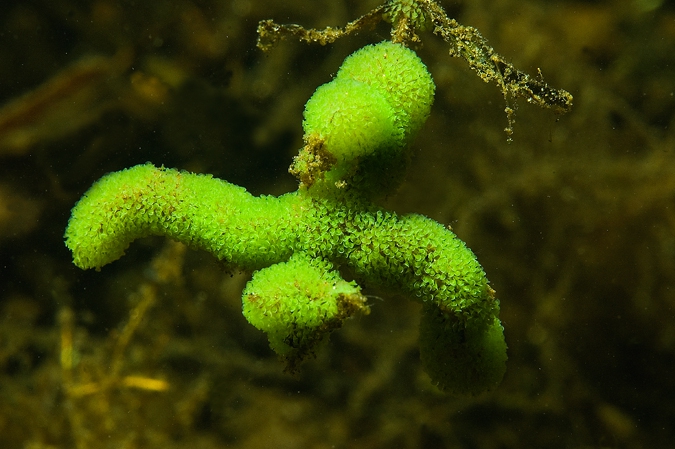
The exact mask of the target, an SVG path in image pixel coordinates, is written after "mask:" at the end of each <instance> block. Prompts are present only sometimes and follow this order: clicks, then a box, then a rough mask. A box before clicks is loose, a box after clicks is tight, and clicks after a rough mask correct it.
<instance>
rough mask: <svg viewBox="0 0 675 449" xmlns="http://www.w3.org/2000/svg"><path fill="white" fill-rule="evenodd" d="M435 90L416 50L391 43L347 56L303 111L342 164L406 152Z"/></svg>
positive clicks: (308, 128) (306, 125)
mask: <svg viewBox="0 0 675 449" xmlns="http://www.w3.org/2000/svg"><path fill="white" fill-rule="evenodd" d="M434 91H435V86H434V82H433V80H432V79H431V75H430V74H429V72H428V71H427V68H426V66H425V65H424V63H423V62H422V61H421V60H420V59H419V58H418V57H417V55H416V54H415V52H414V51H412V50H410V49H408V48H406V47H404V46H402V45H400V44H394V43H392V42H382V43H379V44H376V45H368V46H366V47H364V48H362V49H360V50H358V51H356V52H354V53H353V54H352V55H351V56H349V57H348V58H347V59H346V60H345V61H344V63H343V64H342V67H341V68H340V70H339V71H338V74H337V76H336V78H335V79H334V80H333V81H331V82H330V83H327V84H324V85H323V86H321V87H319V88H318V89H317V90H316V92H314V95H312V97H311V98H310V99H309V101H308V102H307V104H306V106H305V112H304V118H305V119H304V122H303V129H304V131H305V136H306V140H307V139H308V136H314V137H318V138H319V139H320V140H321V141H323V144H324V148H323V150H325V151H327V152H328V153H330V154H331V155H332V156H333V157H335V158H336V159H337V161H338V163H340V162H345V161H353V160H356V159H357V158H358V157H362V156H370V155H373V153H377V154H378V155H379V154H386V153H387V152H392V156H393V155H395V154H396V152H397V151H400V150H402V149H403V148H405V147H406V145H407V144H408V143H409V142H410V140H411V139H412V138H413V137H414V136H415V135H416V134H417V132H418V131H419V130H420V128H421V127H422V125H423V124H424V122H425V121H426V119H427V117H428V116H429V112H430V110H431V104H432V103H433V99H434Z"/></svg>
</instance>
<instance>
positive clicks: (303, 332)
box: [242, 253, 369, 371]
mask: <svg viewBox="0 0 675 449" xmlns="http://www.w3.org/2000/svg"><path fill="white" fill-rule="evenodd" d="M242 300H243V313H244V316H245V317H246V319H247V320H248V322H249V323H251V324H252V325H253V326H255V327H256V328H258V329H260V330H262V331H264V332H265V333H267V337H268V338H269V342H270V347H271V348H272V349H273V350H274V352H276V353H277V354H278V355H280V356H281V357H282V358H283V359H284V360H285V361H286V363H287V368H288V369H289V370H290V371H294V370H295V367H296V366H297V364H298V363H300V362H301V361H302V359H303V358H305V357H306V356H308V355H313V350H314V348H315V346H316V345H317V344H318V343H319V342H321V341H322V340H323V339H324V337H325V336H326V335H327V334H329V333H330V332H331V331H333V330H335V329H338V328H339V327H341V326H342V323H343V321H344V320H345V319H347V318H349V317H350V316H352V315H354V314H355V313H356V312H359V311H361V312H364V313H368V311H369V309H368V306H367V305H366V304H365V301H366V298H365V297H364V296H363V295H361V289H360V288H359V286H358V285H356V283H354V282H347V281H345V280H344V279H342V278H341V277H340V275H339V273H337V272H336V271H335V270H334V269H333V268H332V266H331V264H330V263H329V262H327V261H325V260H323V259H319V258H310V257H309V256H306V255H304V254H302V253H296V254H294V255H293V256H292V257H291V258H290V260H289V261H288V262H282V263H278V264H276V265H272V266H270V267H267V268H264V269H262V270H259V271H256V272H255V273H254V274H253V278H252V279H251V281H250V282H249V283H248V284H247V285H246V288H245V290H244V293H243V295H242Z"/></svg>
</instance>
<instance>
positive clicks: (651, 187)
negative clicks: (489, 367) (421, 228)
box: [0, 0, 675, 449]
mask: <svg viewBox="0 0 675 449" xmlns="http://www.w3.org/2000/svg"><path fill="white" fill-rule="evenodd" d="M377 5H378V3H377V0H365V1H356V0H347V1H344V0H312V1H308V0H302V1H300V0H289V1H284V2H277V1H269V0H267V1H266V0H219V1H215V0H171V1H169V0H154V1H148V2H142V1H132V0H87V1H84V0H31V1H25V0H21V1H19V0H8V1H4V2H3V5H2V6H0V61H1V62H2V63H1V64H0V105H1V106H0V446H1V447H3V448H8V449H14V448H30V449H38V448H72V447H77V448H99V447H101V448H102V447H110V448H121V447H124V448H154V447H163V448H173V447H191V448H215V447H232V448H258V447H274V448H281V449H285V448H289V449H291V448H371V447H372V448H416V447H426V448H455V447H462V448H478V447H480V448H487V449H489V448H523V447H546V448H571V447H620V448H641V447H649V448H659V447H663V448H665V447H672V444H673V443H672V441H673V438H674V437H675V427H674V426H673V423H674V422H675V409H674V408H675V405H674V401H673V400H672V398H674V397H675V376H673V367H674V366H675V320H674V319H673V318H674V308H675V291H674V289H675V201H674V200H675V97H674V94H675V53H674V52H673V49H674V48H675V3H674V2H673V1H672V0H624V1H616V0H613V1H610V0H587V1H581V0H554V1H550V0H472V1H468V0H444V1H443V2H442V5H443V6H444V7H445V8H446V10H447V11H448V13H449V15H450V16H451V17H454V18H456V19H458V20H459V21H460V22H461V23H463V24H465V25H472V26H475V27H477V28H478V29H479V30H480V31H481V32H482V34H483V35H484V36H485V37H486V38H487V39H488V40H489V42H490V44H491V45H492V46H493V47H494V48H495V49H496V50H497V51H498V52H499V53H501V54H502V55H504V56H505V57H506V58H507V60H509V61H511V62H513V64H514V65H515V66H516V67H518V68H519V69H521V70H524V71H526V72H528V73H530V74H532V75H536V73H537V70H538V69H541V71H542V73H543V74H544V76H545V79H546V81H547V82H549V83H550V84H551V85H552V86H554V87H557V88H564V89H566V90H569V91H570V92H571V93H572V94H573V95H574V98H575V101H574V102H575V105H574V109H573V110H572V112H571V113H570V114H568V115H565V116H561V117H556V116H555V115H554V114H553V113H551V112H549V111H543V110H540V109H538V108H536V107H534V106H529V105H527V104H525V103H524V102H522V101H521V104H520V107H519V109H518V110H517V116H516V118H517V122H516V124H515V134H514V141H513V143H511V144H508V143H507V140H506V135H505V133H504V131H503V129H504V127H505V126H506V118H505V115H504V112H503V109H504V101H503V99H502V98H501V94H500V93H499V91H498V90H497V89H496V88H495V87H494V86H492V85H487V84H484V83H483V82H481V81H480V79H478V78H477V77H476V76H475V75H474V74H473V73H472V72H471V71H470V70H469V69H468V68H467V66H466V65H465V63H464V62H463V61H462V60H460V59H457V58H451V57H450V56H448V51H447V50H448V48H447V46H446V45H445V44H444V43H443V42H442V41H441V40H440V39H439V38H437V37H435V36H433V35H432V34H430V33H423V34H422V36H421V37H422V40H423V46H422V47H421V48H419V49H418V53H419V55H420V56H421V57H422V59H423V60H424V61H425V63H426V64H427V65H428V67H429V69H430V71H431V73H432V75H433V76H434V79H435V81H436V83H437V86H438V89H437V96H436V103H435V105H434V108H433V111H432V115H431V117H430V119H429V121H428V123H427V125H426V127H425V129H424V130H423V132H422V134H421V136H420V137H419V138H418V140H417V141H416V142H415V151H416V158H415V160H414V162H413V165H412V167H411V170H410V171H409V173H408V177H407V179H406V181H405V183H404V185H403V186H402V187H401V189H400V191H399V192H398V194H397V195H395V196H392V197H391V198H389V199H388V200H387V206H388V207H391V208H392V209H394V210H397V211H399V212H411V211H416V212H420V213H424V214H426V215H428V216H430V217H432V218H434V219H436V220H438V221H440V222H443V223H445V224H449V225H451V226H452V227H453V229H454V230H455V231H456V232H457V233H458V235H459V236H460V238H462V239H464V240H465V241H466V242H467V243H468V244H469V246H470V247H471V248H472V249H473V250H474V252H475V253H476V254H477V256H478V259H479V260H480V261H481V263H482V264H483V266H484V268H485V270H486V271H487V274H488V277H489V278H490V280H491V282H492V286H493V287H494V288H495V289H496V290H497V293H498V297H499V298H500V299H501V304H502V321H503V322H504V326H505V329H506V339H507V343H508V344H509V362H508V369H507V374H506V376H505V379H504V382H503V384H502V385H501V386H500V387H499V388H498V389H497V390H496V391H494V392H491V393H488V394H484V395H482V396H479V397H475V398H473V397H470V398H453V397H448V396H445V395H443V394H441V393H439V392H437V391H436V390H435V389H434V387H432V386H431V385H430V383H429V380H428V378H427V377H426V375H425V374H424V373H423V372H422V371H421V369H420V363H419V355H418V352H417V319H418V314H417V308H418V306H417V305H416V304H414V303H411V302H409V301H407V299H406V298H402V297H400V296H399V295H398V294H397V293H396V292H390V291H378V290H375V289H372V288H371V289H368V290H367V293H369V294H372V295H374V296H377V297H381V298H383V299H384V301H379V300H377V299H373V303H374V304H373V312H372V313H371V314H370V315H369V316H366V317H360V318H357V319H355V320H352V321H351V322H349V323H348V325H347V326H346V327H345V328H344V329H342V330H340V331H339V332H336V333H335V334H334V335H333V336H332V338H331V341H330V343H328V344H327V345H325V347H324V348H323V350H322V351H321V352H320V354H319V355H318V358H317V359H316V360H312V361H309V362H308V363H306V364H305V365H304V367H303V370H302V373H301V374H300V375H299V376H297V377H292V376H289V375H286V374H283V373H282V366H281V365H280V364H279V363H278V362H277V361H276V360H275V357H274V355H273V353H272V351H271V350H270V349H269V348H268V347H267V341H266V338H265V336H264V335H263V334H262V333H260V332H258V331H257V330H255V329H254V328H253V327H251V326H250V325H248V324H247V323H246V322H245V321H244V319H243V318H242V316H241V313H240V308H241V305H240V293H241V289H242V287H243V284H244V283H245V282H246V280H247V279H248V278H247V274H246V273H228V272H226V271H225V270H224V269H223V268H222V267H221V266H220V265H219V264H218V263H217V262H216V261H215V260H214V259H213V258H212V257H211V256H210V255H208V254H206V253H201V252H196V251H190V250H186V249H185V248H184V247H182V246H181V245H178V244H175V243H172V242H168V241H166V240H164V239H155V238H153V239H146V240H143V241H139V242H136V243H135V244H134V245H132V247H131V248H130V250H129V251H128V252H127V255H126V256H125V257H124V258H123V259H121V260H120V261H118V262H115V263H113V264H111V265H109V266H106V267H104V268H103V269H102V270H101V272H95V271H91V272H84V271H80V270H78V269H77V268H75V267H74V266H73V265H72V264H71V262H70V254H69V252H68V251H67V250H66V248H65V246H64V244H63V238H62V235H63V231H64V228H65V225H66V222H67V220H68V217H69V212H70V208H71V207H72V206H73V205H74V204H75V202H76V201H77V200H78V199H79V197H80V196H81V195H82V194H83V193H84V191H85V190H86V189H87V188H88V187H89V186H90V185H91V184H92V183H93V182H94V181H95V180H96V179H98V178H99V177H100V176H102V175H103V174H105V173H107V172H110V171H114V170H119V169H122V168H125V167H129V166H132V165H135V164H138V163H143V162H146V161H151V162H153V163H154V164H156V165H161V164H164V165H165V166H170V167H178V168H182V169H186V170H191V171H196V172H203V173H212V174H214V175H215V176H218V177H221V178H224V179H226V180H228V181H230V182H233V183H236V184H240V185H243V186H245V187H247V188H248V189H249V191H251V192H253V193H256V194H259V193H274V194H279V193H283V192H287V191H290V190H293V189H295V181H294V179H293V178H292V177H291V176H290V175H289V174H288V173H287V171H286V170H287V167H288V165H289V163H290V160H291V157H292V156H293V155H294V154H295V152H296V151H297V149H298V148H299V147H300V146H301V144H302V136H301V132H302V130H301V121H302V109H303V105H304V103H305V101H306V100H307V99H308V98H309V96H310V95H311V93H312V92H313V91H314V89H315V88H316V87H317V86H318V85H320V84H322V83H324V82H327V81H329V80H330V77H331V75H332V74H334V73H335V71H336V70H337V68H338V67H339V65H340V63H341V61H342V59H343V58H344V57H345V56H347V55H348V54H349V53H351V52H352V51H354V50H356V49H357V48H359V47H361V46H363V45H365V44H367V43H373V42H377V41H380V40H383V39H386V38H387V37H388V35H389V31H388V29H387V28H386V26H384V25H382V26H381V27H378V28H376V29H374V30H372V31H369V32H366V31H364V32H361V33H359V34H358V35H357V36H353V37H349V38H346V39H342V40H340V41H338V42H336V43H335V44H333V45H329V46H326V47H321V46H308V45H305V44H300V43H298V42H294V41H291V40H287V41H284V42H282V43H280V44H279V45H278V46H277V47H275V48H274V49H273V50H272V51H271V52H269V53H268V54H263V53H261V52H260V51H259V50H257V49H256V48H255V41H256V34H255V29H256V25H257V22H258V21H259V20H261V19H266V18H271V19H274V20H275V21H277V22H281V23H288V22H292V23H300V24H302V25H305V26H308V27H316V28H322V27H325V26H329V25H331V26H337V25H343V24H345V23H346V22H347V21H349V20H353V19H355V18H357V17H358V16H360V15H361V14H364V13H366V12H368V11H369V10H370V9H372V8H373V7H375V6H377Z"/></svg>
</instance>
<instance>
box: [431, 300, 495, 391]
mask: <svg viewBox="0 0 675 449" xmlns="http://www.w3.org/2000/svg"><path fill="white" fill-rule="evenodd" d="M420 359H421V361H422V366H423V367H424V370H425V371H426V372H427V374H429V377H431V381H432V382H433V383H434V384H435V385H436V386H437V387H438V388H439V389H440V390H443V391H446V392H448V393H453V394H459V395H464V394H473V395H475V394H479V393H482V392H484V391H489V390H492V389H493V388H495V387H497V386H498V385H499V384H500V383H501V381H502V377H504V373H505V372H506V359H507V356H506V341H505V340H504V328H503V327H502V324H501V322H500V321H499V318H497V316H496V315H494V316H488V317H485V320H481V319H478V318H475V319H472V320H469V321H467V322H459V321H457V320H456V319H453V318H452V317H451V316H447V314H445V313H443V312H442V311H441V310H440V309H439V308H438V307H436V306H433V305H426V306H425V308H424V311H423V313H422V319H421V320H420Z"/></svg>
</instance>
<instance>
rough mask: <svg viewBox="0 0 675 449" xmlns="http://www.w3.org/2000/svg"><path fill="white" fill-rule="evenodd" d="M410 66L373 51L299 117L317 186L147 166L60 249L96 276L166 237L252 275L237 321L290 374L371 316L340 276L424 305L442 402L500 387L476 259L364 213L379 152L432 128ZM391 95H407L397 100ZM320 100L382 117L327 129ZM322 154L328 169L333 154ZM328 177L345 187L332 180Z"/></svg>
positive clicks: (105, 194) (101, 199)
mask: <svg viewBox="0 0 675 449" xmlns="http://www.w3.org/2000/svg"><path fill="white" fill-rule="evenodd" d="M392 55H394V56H392ZM397 55H398V56H397ZM405 58H407V62H401V60H403V59H405ZM415 61H419V60H418V59H416V56H415V55H414V53H413V52H411V51H410V50H407V49H404V48H403V47H401V46H398V45H395V44H391V43H385V44H379V45H377V46H370V47H367V48H366V49H365V50H361V51H359V52H357V53H356V54H355V55H354V56H352V57H350V58H348V60H347V61H346V62H345V64H344V65H343V68H342V69H341V70H340V72H339V73H338V77H337V78H336V80H335V81H333V82H332V83H329V84H328V85H324V86H322V87H321V88H319V89H318V90H317V93H316V94H315V95H314V96H313V97H312V100H311V101H310V102H308V106H307V110H309V111H310V116H311V117H310V118H309V119H308V120H309V121H310V122H311V121H312V120H313V121H314V122H313V124H311V125H306V126H310V128H309V129H311V130H314V131H316V130H321V133H322V135H321V136H320V137H319V136H316V135H314V136H313V137H312V136H309V137H308V136H306V142H307V145H306V148H305V149H303V150H302V151H305V152H306V154H308V155H311V156H313V157H315V158H314V159H311V158H307V159H305V160H303V161H302V163H301V164H299V163H298V161H297V159H296V163H295V167H296V169H297V167H298V165H301V166H302V169H307V170H308V173H309V171H311V173H309V174H308V173H303V172H302V171H301V170H297V172H298V174H299V176H300V177H301V179H302V176H303V175H307V176H310V175H311V176H312V177H315V179H314V178H313V180H314V181H317V182H315V183H309V182H304V181H303V184H302V185H301V188H300V189H299V190H298V191H296V192H293V193H288V194H286V195H282V196H280V197H273V196H261V197H254V196H252V195H250V194H249V193H248V192H246V190H245V189H243V188H241V187H238V186H234V185H232V184H229V183H227V182H226V181H222V180H218V179H215V178H213V177H211V176H209V175H196V174H190V173H185V172H179V171H177V170H171V169H164V168H156V167H154V166H152V165H150V164H145V165H138V166H136V167H133V168H130V169H127V170H122V171H120V172H116V173H112V174H110V175H107V176H105V177H103V178H102V179H101V180H100V181H98V182H97V183H96V184H94V186H92V188H91V189H90V190H89V191H88V192H87V193H86V194H85V195H84V196H83V197H82V199H81V200H80V201H79V202H78V203H77V205H76V206H75V207H74V208H73V214H72V217H71V219H70V222H69V224H68V228H67V230H66V235H65V237H66V245H67V246H68V248H70V249H71V250H72V252H73V260H74V262H75V264H76V265H77V266H79V267H81V268H97V269H98V268H100V267H101V266H103V265H105V264H107V263H109V262H112V261H113V260H116V259H117V258H119V257H120V256H121V255H122V254H123V253H124V250H125V249H126V248H127V247H128V245H129V244H130V242H131V241H133V240H134V239H136V238H139V237H144V236H148V235H164V236H167V237H170V238H172V239H175V240H178V241H181V242H184V243H186V244H188V245H190V246H192V247H195V248H201V249H205V250H207V251H209V252H211V253H212V254H214V255H215V256H216V257H217V258H218V259H220V260H222V261H224V262H225V263H227V264H228V265H230V266H232V267H237V268H240V269H244V270H250V271H254V270H258V271H256V272H255V273H254V275H253V279H252V280H251V281H250V282H249V284H248V285H247V287H246V289H245V291H244V294H243V304H244V305H243V310H244V314H245V316H246V318H247V319H248V320H249V322H251V323H252V324H253V325H254V326H256V327H257V328H259V329H261V330H263V331H265V332H266V333H267V335H268V337H269V340H270V346H271V347H272V349H274V351H275V352H277V354H279V355H280V356H281V357H282V358H283V359H284V361H285V362H286V364H287V368H288V369H290V370H294V369H295V368H296V366H297V364H298V363H299V362H301V361H302V359H303V358H305V357H306V356H308V355H311V354H313V351H314V348H315V346H316V345H317V344H318V343H319V342H320V341H322V340H324V337H325V335H327V334H328V333H330V332H331V331H332V330H334V329H337V328H339V327H340V326H341V325H342V323H343V322H344V320H345V319H347V318H348V317H350V316H352V315H354V314H355V313H356V312H359V311H362V312H366V313H367V312H368V307H367V306H366V305H365V299H364V296H363V295H362V294H361V291H360V288H359V287H358V286H357V285H356V283H354V282H347V281H345V280H344V279H342V277H341V276H340V274H339V272H338V271H337V270H338V269H342V270H343V271H345V272H348V273H350V274H351V275H353V276H354V277H355V279H358V280H363V281H366V282H369V283H373V284H378V285H382V286H385V287H388V288H391V289H394V290H396V291H400V292H403V293H405V294H407V295H409V296H410V297H411V298H413V299H415V300H418V301H420V302H422V303H423V316H422V322H421V328H420V329H421V338H420V342H421V356H422V362H423V365H424V367H425V369H426V370H427V372H428V373H429V375H430V376H431V378H432V380H433V382H434V383H435V384H437V385H438V386H439V388H441V389H444V390H448V391H451V392H457V393H477V392H480V391H484V390H486V389H490V388H492V387H494V386H496V385H497V384H498V383H499V381H500V380H501V377H502V375H503V373H504V369H505V365H504V361H505V360H506V345H505V343H504V336H503V332H502V328H501V324H500V322H499V319H498V315H499V301H497V300H496V299H495V298H494V291H493V290H492V289H491V288H490V287H489V286H488V282H487V279H486V278H485V273H484V272H483V270H482V268H481V266H480V265H479V263H478V261H477V260H476V258H475V256H474V255H473V253H472V252H471V250H469V249H468V248H467V247H466V246H465V245H464V243H463V242H462V241H460V240H459V239H458V238H457V237H456V236H455V235H454V234H453V233H452V232H451V231H450V230H448V229H446V228H445V227H443V226H441V225H440V224H439V223H436V222H434V221H433V220H430V219H428V218H426V217H423V216H420V215H416V214H409V215H403V216H399V215H397V214H394V213H391V212H387V211H385V210H383V209H381V208H379V207H377V206H376V205H374V204H373V203H372V202H371V201H370V199H369V197H370V195H371V194H372V192H373V190H372V189H373V187H374V186H377V184H369V182H370V181H369V179H368V176H370V177H373V176H374V175H379V174H381V173H379V172H378V170H379V169H380V168H379V165H378V164H379V163H381V164H384V166H385V167H386V166H387V165H386V163H387V161H386V159H385V156H386V155H387V152H386V151H385V152H384V153H382V152H381V150H382V149H387V148H401V149H403V148H405V146H406V145H405V144H406V143H407V140H408V137H407V136H411V135H414V134H415V133H416V132H417V130H418V129H419V127H420V126H421V123H422V122H423V119H425V118H426V116H427V115H428V110H429V106H430V104H431V100H432V99H431V98H429V95H433V83H432V82H430V80H431V78H430V76H429V74H428V72H427V71H426V68H425V67H424V65H423V64H422V63H421V62H419V63H417V62H415ZM388 64H391V67H388ZM357 67H360V68H361V70H362V71H363V72H364V74H363V76H361V75H359V74H358V73H357V69H356V68H357ZM347 74H351V75H349V76H347ZM355 78H360V79H361V80H356V79H355ZM387 78H390V80H389V81H387V80H386V79H387ZM383 79H384V81H383ZM425 79H427V80H429V82H430V83H431V87H429V85H428V84H429V82H427V81H425ZM368 80H371V81H368ZM415 80H422V81H420V82H419V83H418V82H416V81H415ZM395 82H400V83H402V85H403V87H402V88H401V89H398V90H397V89H396V85H395ZM425 86H426V87H425ZM421 91H425V92H427V94H428V95H427V96H426V97H424V96H421V98H422V99H423V101H422V103H423V104H422V105H421V106H414V105H410V104H409V103H411V102H413V99H414V98H417V96H418V95H421V94H420V93H419V92H421ZM326 92H328V93H326ZM355 93H356V94H358V95H354V94H355ZM361 94H363V95H367V98H366V101H363V100H364V98H365V97H364V98H358V97H359V95H361ZM323 95H326V96H327V98H335V97H343V98H345V99H348V100H345V102H346V103H349V105H348V107H349V108H354V109H353V113H354V114H356V115H358V114H363V113H364V112H363V111H372V112H374V113H375V112H376V113H381V114H379V116H378V117H379V118H376V119H375V118H374V119H371V120H370V121H365V120H362V118H363V115H361V119H357V120H351V117H350V114H342V115H340V114H337V115H334V117H338V116H339V120H335V121H331V120H330V119H329V118H328V117H329V116H327V115H325V112H320V111H321V109H322V107H324V106H318V105H317V104H314V105H312V104H311V103H312V101H317V102H320V101H322V100H321V97H322V96H323ZM315 97H316V98H315ZM354 105H359V107H355V106H354ZM325 107H328V108H330V107H331V106H330V102H329V103H327V105H325ZM371 108H372V109H371ZM312 111H314V112H312ZM369 117H370V116H369ZM391 117H394V118H393V120H389V119H390V118H391ZM306 122H307V120H306ZM392 124H393V125H392ZM389 125H392V126H389ZM359 126H363V127H365V129H366V131H363V129H360V128H359ZM380 126H382V127H383V129H384V131H382V130H381V129H380ZM306 129H308V128H306ZM399 131H400V132H399ZM402 134H404V135H405V136H406V137H404V138H403V141H402V140H401V135H402ZM335 142H337V143H335ZM308 148H309V149H308ZM331 148H332V149H333V150H335V149H339V151H338V152H337V155H332V154H330V153H328V152H329V151H331ZM301 156H302V152H301ZM393 157H394V158H396V157H397V156H396V155H394V156H393ZM348 158H353V159H354V160H353V161H352V162H349V161H348ZM326 161H327V162H326ZM399 162H400V160H399ZM345 165H346V166H347V168H346V169H345V168H344V166H345ZM401 166H404V164H401ZM335 173H339V174H340V176H341V178H337V177H332V178H331V174H335ZM324 178H327V179H328V180H330V182H328V183H326V182H323V181H322V180H324ZM307 179H309V178H307ZM337 181H343V184H339V183H338V182H337ZM333 182H335V185H333V184H332V183H333ZM387 182H390V181H387ZM364 185H365V187H364Z"/></svg>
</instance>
